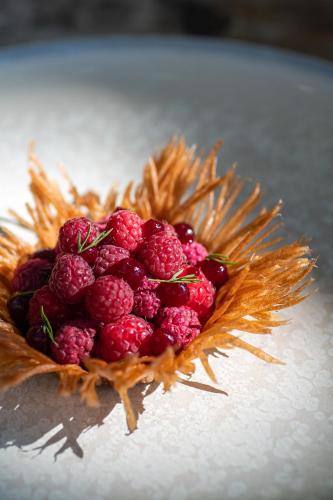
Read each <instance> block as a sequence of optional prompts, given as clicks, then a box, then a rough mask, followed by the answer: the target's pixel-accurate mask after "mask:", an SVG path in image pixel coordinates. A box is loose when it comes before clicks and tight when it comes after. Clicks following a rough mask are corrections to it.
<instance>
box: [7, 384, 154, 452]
mask: <svg viewBox="0 0 333 500" xmlns="http://www.w3.org/2000/svg"><path fill="white" fill-rule="evenodd" d="M157 387H158V384H149V385H146V384H139V385H137V386H136V387H134V388H133V389H132V390H131V393H130V396H131V401H132V405H133V409H134V412H135V414H136V417H137V418H139V416H140V415H141V414H142V413H143V412H144V404H143V399H144V397H145V396H148V395H149V394H152V393H153V392H154V391H155V390H156V388H157ZM56 390H57V379H56V376H55V375H46V376H40V377H36V378H35V379H31V380H28V381H27V382H25V383H24V384H23V385H21V386H19V387H16V388H14V389H11V390H9V391H8V392H6V393H5V394H1V395H0V428H1V432H0V448H9V447H12V446H15V447H17V448H19V449H21V450H22V451H24V452H27V453H28V452H29V453H31V452H35V454H41V453H42V452H43V451H44V450H46V449H47V448H48V447H49V446H52V445H55V444H57V443H59V444H60V443H61V444H60V447H59V448H58V450H57V451H56V452H55V454H54V459H55V460H56V459H57V457H58V455H61V454H62V453H63V452H65V451H66V450H68V449H69V450H72V452H73V453H74V454H75V455H76V456H77V457H79V458H83V456H84V451H83V449H82V447H81V446H80V444H79V442H78V440H79V437H80V435H81V434H82V433H85V432H87V431H89V430H90V429H93V428H96V427H100V426H102V425H104V423H105V418H106V417H107V416H108V415H110V413H111V412H112V411H113V409H114V408H115V407H116V405H118V404H120V399H119V397H118V395H117V393H116V392H115V391H114V390H113V389H111V388H110V387H108V386H101V387H99V391H98V395H99V400H100V406H99V407H97V408H88V407H86V406H85V405H84V404H83V403H82V402H81V401H80V398H79V396H78V395H74V396H71V397H69V398H61V397H58V396H57V394H56ZM58 428H59V429H58ZM52 430H54V431H55V432H54V433H52ZM49 433H50V434H51V433H52V434H51V435H50V436H46V434H49ZM43 437H45V440H44V442H43V443H42V444H38V446H35V447H32V445H33V444H34V443H36V441H38V440H41V439H42V438H43ZM63 440H65V441H64V442H63V443H62V441H63ZM26 447H29V449H25V448H26Z"/></svg>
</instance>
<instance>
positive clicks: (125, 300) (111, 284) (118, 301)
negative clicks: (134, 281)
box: [86, 276, 133, 323]
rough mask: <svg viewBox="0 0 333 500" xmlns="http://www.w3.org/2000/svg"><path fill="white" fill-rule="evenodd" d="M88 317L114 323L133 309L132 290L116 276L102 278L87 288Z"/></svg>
mask: <svg viewBox="0 0 333 500" xmlns="http://www.w3.org/2000/svg"><path fill="white" fill-rule="evenodd" d="M86 308H87V311H88V313H89V316H90V317H91V318H92V319H94V320H96V321H103V322H105V323H107V322H110V321H116V320H117V319H119V318H120V317H121V316H123V315H124V314H128V313H129V312H131V310H132V308H133V290H132V289H131V287H130V286H129V284H128V283H126V281H124V280H123V279H122V278H117V277H116V276H102V277H101V278H97V280H96V281H95V283H94V284H93V285H92V286H90V287H89V289H88V291H87V294H86Z"/></svg>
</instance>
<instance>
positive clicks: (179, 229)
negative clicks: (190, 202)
mask: <svg viewBox="0 0 333 500" xmlns="http://www.w3.org/2000/svg"><path fill="white" fill-rule="evenodd" d="M174 228H175V231H176V233H177V236H178V238H179V240H180V241H181V243H192V242H193V241H194V237H195V234H194V230H193V227H192V226H190V224H186V223H185V222H179V223H178V224H175V225H174Z"/></svg>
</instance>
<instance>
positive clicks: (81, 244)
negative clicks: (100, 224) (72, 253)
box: [77, 224, 112, 254]
mask: <svg viewBox="0 0 333 500" xmlns="http://www.w3.org/2000/svg"><path fill="white" fill-rule="evenodd" d="M111 231H112V228H111V229H108V230H107V231H102V232H101V233H100V234H99V235H98V236H96V238H95V239H94V240H93V241H92V242H91V243H89V245H87V242H88V239H89V236H90V233H91V224H90V226H89V229H88V231H87V234H86V237H85V239H84V241H83V242H81V232H80V231H79V232H78V235H77V253H78V254H80V253H82V252H85V251H86V250H90V248H94V247H96V246H97V245H99V243H100V242H101V241H103V240H104V239H105V238H106V237H107V236H109V234H110V233H111Z"/></svg>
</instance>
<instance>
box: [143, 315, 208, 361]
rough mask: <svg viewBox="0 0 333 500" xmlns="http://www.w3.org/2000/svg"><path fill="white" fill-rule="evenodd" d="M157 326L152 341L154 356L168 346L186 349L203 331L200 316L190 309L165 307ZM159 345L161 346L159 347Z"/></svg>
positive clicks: (157, 319) (157, 320)
mask: <svg viewBox="0 0 333 500" xmlns="http://www.w3.org/2000/svg"><path fill="white" fill-rule="evenodd" d="M156 325H157V326H159V328H158V329H157V331H156V332H155V334H154V337H155V335H156V340H155V339H154V340H152V347H151V348H152V350H153V353H154V354H156V353H157V354H160V352H162V351H163V350H164V349H165V347H166V345H165V344H166V343H167V344H168V345H174V346H176V347H178V348H182V347H186V346H187V345H188V344H189V343H190V342H191V341H192V340H193V339H194V338H195V337H197V336H198V335H199V333H200V330H201V324H200V321H199V318H198V315H197V313H196V312H195V311H193V310H192V309H190V308H189V307H184V306H182V307H164V308H162V309H160V311H159V313H158V315H157V318H156ZM159 344H161V345H160V346H159Z"/></svg>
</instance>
